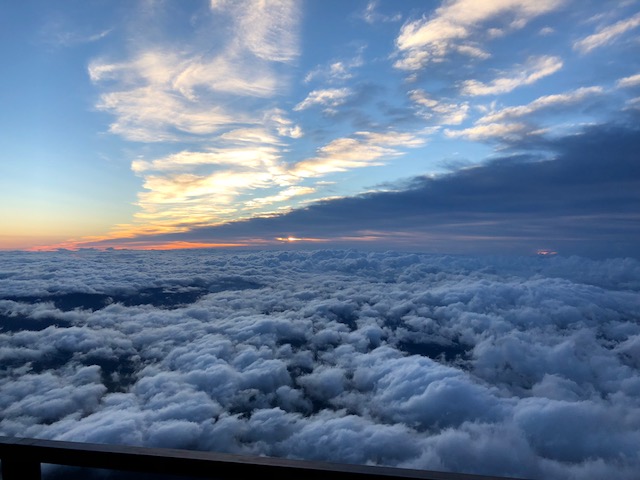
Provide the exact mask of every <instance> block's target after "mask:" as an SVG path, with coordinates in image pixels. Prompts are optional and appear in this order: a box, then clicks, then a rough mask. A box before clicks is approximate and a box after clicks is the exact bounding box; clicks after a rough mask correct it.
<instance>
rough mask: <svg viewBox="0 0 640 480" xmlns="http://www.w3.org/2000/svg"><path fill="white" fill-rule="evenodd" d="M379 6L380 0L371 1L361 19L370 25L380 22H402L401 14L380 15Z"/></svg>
mask: <svg viewBox="0 0 640 480" xmlns="http://www.w3.org/2000/svg"><path fill="white" fill-rule="evenodd" d="M379 4H380V2H379V1H378V0H370V1H369V3H367V6H366V7H365V9H364V11H363V12H362V14H361V15H360V18H362V19H363V20H364V21H365V22H367V23H369V24H374V23H378V22H399V21H400V20H402V14H401V13H395V14H391V15H385V14H383V13H380V11H379V8H378V7H379Z"/></svg>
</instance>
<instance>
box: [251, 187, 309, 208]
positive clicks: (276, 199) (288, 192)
mask: <svg viewBox="0 0 640 480" xmlns="http://www.w3.org/2000/svg"><path fill="white" fill-rule="evenodd" d="M315 191H316V189H315V188H312V187H301V186H294V187H289V188H287V189H285V190H282V191H281V192H279V193H278V194H277V195H270V196H267V197H260V198H256V199H254V200H250V201H248V202H245V209H255V208H261V207H265V206H267V205H271V204H274V203H280V202H285V201H287V200H290V199H292V198H293V197H299V196H303V195H309V194H311V193H314V192H315Z"/></svg>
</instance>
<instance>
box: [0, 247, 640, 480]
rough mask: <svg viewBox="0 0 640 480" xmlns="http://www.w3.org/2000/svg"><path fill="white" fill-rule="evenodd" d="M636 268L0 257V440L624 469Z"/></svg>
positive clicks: (637, 303)
mask: <svg viewBox="0 0 640 480" xmlns="http://www.w3.org/2000/svg"><path fill="white" fill-rule="evenodd" d="M639 293H640V262H638V261H637V260H633V259H610V260H601V261H594V260H588V259H584V258H577V257H569V258H563V257H559V256H556V257H551V258H540V257H535V256H533V257H468V256H442V255H437V256H436V255H417V254H406V253H393V252H386V253H366V252H357V251H311V252H310V251H291V252H273V251H272V252H220V251H206V250H202V251H174V252H133V251H106V252H97V251H81V252H64V251H61V252H55V253H51V252H50V253H20V252H4V253H0V326H1V327H2V330H1V331H0V435H7V436H21V437H38V438H48V439H59V440H71V441H80V442H98V443H113V444H126V445H144V446H155V447H172V448H186V449H198V450H212V451H218V452H231V453H240V454H254V455H255V454H258V455H263V454H264V455H269V456H280V457H290V458H301V459H317V460H327V461H332V462H347V463H358V464H375V465H391V466H399V467H407V468H417V469H429V470H442V471H455V472H468V473H478V474H493V475H504V476H515V477H525V478H545V479H553V478H557V479H570V478H575V479H578V478H579V479H596V478H597V479H600V478H617V479H631V478H637V474H638V471H640V449H639V448H638V445H640V294H639Z"/></svg>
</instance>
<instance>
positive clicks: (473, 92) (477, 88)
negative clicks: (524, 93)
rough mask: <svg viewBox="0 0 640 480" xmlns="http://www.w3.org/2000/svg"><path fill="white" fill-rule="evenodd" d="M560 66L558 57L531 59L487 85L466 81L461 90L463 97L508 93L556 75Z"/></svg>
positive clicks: (560, 61)
mask: <svg viewBox="0 0 640 480" xmlns="http://www.w3.org/2000/svg"><path fill="white" fill-rule="evenodd" d="M562 65H563V62H562V60H561V59H560V58H559V57H553V56H540V57H531V58H529V59H528V60H527V61H526V63H525V64H524V65H519V66H517V67H514V68H513V69H512V70H511V71H510V72H505V73H504V74H503V76H500V77H498V78H495V79H494V80H492V81H491V82H489V83H483V82H480V81H478V80H466V81H465V82H463V83H462V88H461V90H462V93H463V94H464V95H470V96H478V95H498V94H501V93H508V92H510V91H512V90H515V89H516V88H518V87H522V86H524V85H531V84H532V83H535V82H537V81H538V80H540V79H542V78H544V77H547V76H549V75H552V74H554V73H556V72H557V71H558V70H560V69H561V68H562Z"/></svg>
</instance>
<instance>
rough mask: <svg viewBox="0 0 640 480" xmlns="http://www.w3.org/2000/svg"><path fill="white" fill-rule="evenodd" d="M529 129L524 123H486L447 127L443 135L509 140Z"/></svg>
mask: <svg viewBox="0 0 640 480" xmlns="http://www.w3.org/2000/svg"><path fill="white" fill-rule="evenodd" d="M530 130H531V129H530V127H529V126H528V125H526V124H524V123H486V124H481V125H475V126H473V127H469V128H465V129H462V130H450V129H447V130H445V135H446V136H447V137H449V138H464V139H467V140H474V141H484V140H499V141H509V140H514V139H518V138H520V137H521V136H522V135H523V134H525V133H527V132H530Z"/></svg>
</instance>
